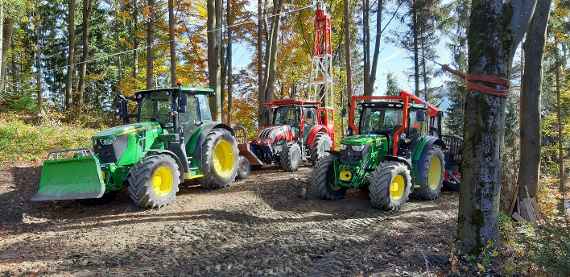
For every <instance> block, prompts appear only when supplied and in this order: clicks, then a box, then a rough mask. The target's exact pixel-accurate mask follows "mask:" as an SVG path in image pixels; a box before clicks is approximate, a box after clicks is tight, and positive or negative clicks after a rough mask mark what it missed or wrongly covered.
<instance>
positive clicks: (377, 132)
mask: <svg viewBox="0 0 570 277" xmlns="http://www.w3.org/2000/svg"><path fill="white" fill-rule="evenodd" d="M357 103H358V110H359V114H358V116H359V124H358V126H357V125H355V124H354V121H355V120H354V118H355V110H356V109H357V106H356V105H357ZM441 115H442V112H440V111H439V110H438V109H437V108H436V107H434V106H433V105H430V104H428V103H426V102H424V101H423V100H422V99H420V98H418V97H416V96H414V95H412V94H410V93H408V92H405V91H402V92H400V94H399V95H398V96H368V97H366V96H354V97H353V98H352V105H351V110H350V113H349V126H350V127H349V133H351V135H350V136H347V137H345V138H343V139H342V141H341V150H340V151H339V152H331V155H329V156H328V157H326V158H324V159H322V160H321V161H320V162H319V163H318V164H317V166H316V167H315V168H314V169H313V172H312V176H311V186H310V188H309V193H310V194H311V195H312V196H313V197H317V198H321V199H328V200H336V199H341V198H343V197H344V196H345V193H346V191H347V189H368V191H369V198H370V202H371V204H372V206H373V207H375V208H379V209H384V210H398V209H399V208H400V207H401V206H402V205H403V204H404V203H406V201H407V200H408V198H409V196H410V195H411V196H413V197H415V198H418V199H425V200H434V199H436V198H438V197H439V195H440V191H441V188H442V184H443V181H444V178H445V176H444V175H445V174H444V169H445V158H444V153H443V151H444V150H445V144H444V142H443V140H442V139H441ZM354 133H356V134H354Z"/></svg>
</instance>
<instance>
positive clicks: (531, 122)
mask: <svg viewBox="0 0 570 277" xmlns="http://www.w3.org/2000/svg"><path fill="white" fill-rule="evenodd" d="M551 2H552V1H551V0H541V1H538V2H537V5H536V9H535V12H534V14H533V16H532V20H531V22H530V25H529V28H528V33H527V35H526V39H525V42H524V63H525V65H524V72H523V77H522V90H521V97H520V149H522V150H523V151H521V153H520V159H519V173H518V200H519V208H520V209H529V208H532V206H528V205H526V206H525V205H521V204H522V200H524V199H527V198H531V199H532V198H535V197H536V192H537V190H538V177H539V174H540V170H539V168H540V132H541V130H540V94H541V88H542V57H543V54H544V45H545V42H546V26H547V23H548V18H549V15H550V5H551ZM531 201H534V200H531ZM534 214H535V212H533V211H521V216H523V217H524V218H525V219H527V220H532V221H534V220H536V218H530V217H531V216H532V215H534Z"/></svg>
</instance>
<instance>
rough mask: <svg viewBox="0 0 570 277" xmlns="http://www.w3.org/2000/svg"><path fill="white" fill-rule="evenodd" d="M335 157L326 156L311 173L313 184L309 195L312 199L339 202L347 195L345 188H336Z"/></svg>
mask: <svg viewBox="0 0 570 277" xmlns="http://www.w3.org/2000/svg"><path fill="white" fill-rule="evenodd" d="M335 159H336V157H335V156H333V155H329V156H326V157H324V158H322V159H320V160H319V161H317V165H316V166H315V167H314V168H313V172H312V173H311V183H310V187H309V190H308V194H309V196H310V197H311V198H317V199H324V200H339V199H343V198H344V196H345V195H346V189H345V188H334V187H333V184H334V181H335V176H334V161H335Z"/></svg>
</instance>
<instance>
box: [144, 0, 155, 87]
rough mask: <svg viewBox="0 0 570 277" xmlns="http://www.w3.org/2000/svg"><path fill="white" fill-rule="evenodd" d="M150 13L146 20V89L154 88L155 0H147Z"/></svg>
mask: <svg viewBox="0 0 570 277" xmlns="http://www.w3.org/2000/svg"><path fill="white" fill-rule="evenodd" d="M147 5H148V8H149V9H148V10H149V15H148V18H147V22H146V89H153V88H154V55H153V49H152V45H153V43H154V0H147Z"/></svg>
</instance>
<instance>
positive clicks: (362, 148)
mask: <svg viewBox="0 0 570 277" xmlns="http://www.w3.org/2000/svg"><path fill="white" fill-rule="evenodd" d="M364 147H366V145H364V144H363V145H353V146H352V150H353V151H358V152H360V151H362V150H364Z"/></svg>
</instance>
